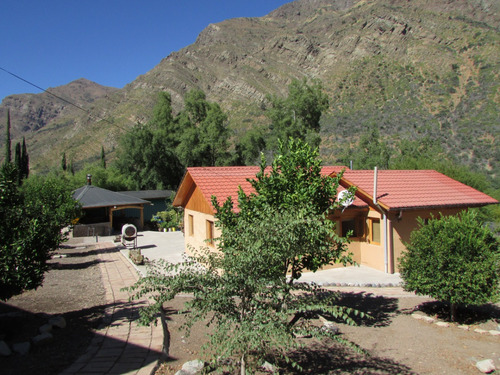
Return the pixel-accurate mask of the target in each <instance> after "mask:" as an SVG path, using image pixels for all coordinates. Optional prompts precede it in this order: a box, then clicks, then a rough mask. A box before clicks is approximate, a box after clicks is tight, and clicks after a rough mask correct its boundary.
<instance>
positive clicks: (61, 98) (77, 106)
mask: <svg viewBox="0 0 500 375" xmlns="http://www.w3.org/2000/svg"><path fill="white" fill-rule="evenodd" d="M0 70H3V71H4V72H5V73H7V74H10V75H11V76H13V77H15V78H17V79H19V80H21V81H23V82H26V83H27V84H28V85H30V86H33V87H36V88H37V89H38V90H41V91H43V92H46V93H47V94H49V95H52V96H53V97H54V98H57V99H59V100H61V101H63V102H64V103H66V104H69V105H71V106H73V107H75V108H78V109H79V110H80V111H83V112H85V113H86V114H87V115H88V116H89V117H90V118H92V119H93V120H97V121H104V122H107V123H108V124H110V125H112V126H115V127H117V128H119V129H121V130H123V131H125V132H129V131H130V130H128V129H125V128H123V127H121V126H119V125H117V124H115V123H113V122H111V121H109V120H107V119H105V118H101V117H98V116H95V115H93V114H92V113H91V112H90V111H89V110H88V109H85V108H83V107H81V106H79V105H78V104H75V103H73V102H71V101H69V100H68V99H65V98H63V97H61V96H59V95H56V94H54V93H52V92H50V91H48V90H47V89H44V88H43V87H40V86H38V85H36V84H34V83H33V82H30V81H28V80H27V79H24V78H23V77H20V76H18V75H17V74H14V73H12V72H10V71H8V70H7V69H4V68H2V67H1V66H0Z"/></svg>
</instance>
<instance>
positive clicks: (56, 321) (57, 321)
mask: <svg viewBox="0 0 500 375" xmlns="http://www.w3.org/2000/svg"><path fill="white" fill-rule="evenodd" d="M49 324H51V325H52V326H53V327H57V328H66V319H64V317H63V316H61V315H59V316H55V317H53V318H50V319H49Z"/></svg>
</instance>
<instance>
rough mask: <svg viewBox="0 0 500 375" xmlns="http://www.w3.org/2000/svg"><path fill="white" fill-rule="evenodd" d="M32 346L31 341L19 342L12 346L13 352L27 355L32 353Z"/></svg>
mask: <svg viewBox="0 0 500 375" xmlns="http://www.w3.org/2000/svg"><path fill="white" fill-rule="evenodd" d="M30 349H31V344H30V342H29V341H26V342H18V343H16V344H13V345H12V350H13V351H15V352H16V353H17V354H20V355H26V354H28V353H29V352H30Z"/></svg>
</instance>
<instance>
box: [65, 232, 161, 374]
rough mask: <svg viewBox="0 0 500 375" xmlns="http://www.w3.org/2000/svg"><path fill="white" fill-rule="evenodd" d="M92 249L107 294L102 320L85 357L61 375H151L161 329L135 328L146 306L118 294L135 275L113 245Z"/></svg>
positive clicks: (158, 327) (123, 292)
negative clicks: (96, 257) (96, 251)
mask: <svg viewBox="0 0 500 375" xmlns="http://www.w3.org/2000/svg"><path fill="white" fill-rule="evenodd" d="M95 246H96V248H97V249H98V257H99V261H100V263H99V265H100V268H101V274H102V279H103V283H104V288H105V290H106V308H105V316H104V319H103V323H102V324H101V326H100V327H99V329H98V330H97V332H96V334H95V336H94V338H93V340H92V342H91V344H90V345H89V347H88V349H87V351H86V353H85V354H83V355H82V356H81V357H80V358H78V359H77V361H76V362H75V363H73V365H71V366H70V367H69V368H67V369H66V370H65V371H63V372H62V373H61V375H75V374H78V375H101V374H110V375H111V374H127V375H132V374H136V375H150V374H151V373H152V372H153V370H154V369H155V367H156V365H157V362H158V360H159V359H160V357H161V354H162V345H163V332H162V329H161V326H160V325H158V326H154V325H152V326H150V327H144V326H139V325H138V324H137V322H136V321H135V319H136V318H137V317H138V314H139V312H138V310H139V308H140V307H141V306H144V305H145V304H146V303H147V302H146V301H145V300H142V301H132V302H129V293H128V292H125V291H122V290H121V289H122V288H124V287H127V286H130V285H132V284H133V283H134V282H135V281H136V280H137V279H138V274H137V271H136V270H135V269H134V268H133V267H132V266H131V265H130V263H129V262H128V261H127V260H126V259H125V258H124V257H123V256H122V255H121V254H120V251H119V249H117V248H116V247H115V246H114V245H113V244H112V243H109V242H100V243H96V244H95Z"/></svg>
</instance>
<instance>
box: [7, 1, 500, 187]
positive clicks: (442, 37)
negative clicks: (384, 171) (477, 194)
mask: <svg viewBox="0 0 500 375" xmlns="http://www.w3.org/2000/svg"><path fill="white" fill-rule="evenodd" d="M499 25H500V5H499V3H498V2H496V1H493V0H483V1H476V0H458V1H454V2H449V1H443V0H438V1H427V0H415V1H411V2H408V1H403V0H394V1H390V2H387V1H382V0H376V1H349V0H346V1H326V0H298V1H295V2H293V3H290V4H286V5H285V6H283V7H281V8H279V9H277V10H276V11H274V12H272V13H270V14H269V15H267V16H265V17H261V18H243V19H232V20H227V21H224V22H221V23H218V24H212V25H209V26H208V27H207V28H206V29H205V30H203V32H201V33H200V35H199V37H198V39H197V40H196V42H195V43H194V44H193V45H190V46H187V47H186V48H184V49H182V50H180V51H178V52H175V53H172V54H171V55H170V56H168V57H166V58H165V59H163V60H162V61H161V62H160V63H159V64H158V65H157V66H156V67H154V68H153V69H152V70H151V71H149V72H147V73H145V74H144V75H143V76H140V77H138V78H137V79H136V80H135V81H134V82H131V83H130V84H129V85H127V86H126V87H125V88H123V89H121V90H116V89H109V88H99V90H93V93H94V94H93V93H92V92H91V93H89V96H88V97H87V98H86V100H83V99H84V98H80V99H81V101H79V102H78V103H79V104H80V105H81V106H82V107H84V108H85V109H87V111H88V112H82V111H80V110H76V109H75V110H74V111H73V109H72V110H71V111H69V110H62V109H61V110H59V111H57V110H55V108H57V106H60V105H61V104H60V103H58V102H57V100H55V98H53V97H43V95H46V94H39V95H35V96H25V95H14V96H11V97H7V98H6V99H5V100H4V101H3V102H2V105H1V106H0V116H2V117H1V118H5V116H4V113H5V110H6V108H7V107H8V108H10V109H11V116H12V119H13V123H12V127H13V135H14V139H15V138H19V137H22V136H23V135H25V136H26V141H27V143H28V147H29V151H30V156H31V160H32V164H31V166H32V169H34V170H35V171H39V172H41V171H44V170H47V169H48V168H49V167H51V166H56V165H58V164H59V162H60V159H61V155H62V153H63V152H66V154H67V155H68V158H71V159H73V160H75V162H76V163H77V166H78V165H81V164H83V163H84V162H88V161H92V160H97V159H98V158H99V153H100V150H101V147H102V146H104V148H105V149H106V152H107V155H109V157H110V158H113V157H114V149H115V147H116V145H117V144H118V140H119V138H120V135H121V134H123V133H124V132H126V131H128V130H129V129H131V128H132V127H133V126H134V125H135V124H137V123H146V122H147V121H148V120H149V119H150V117H151V116H152V108H153V105H154V103H155V100H156V98H157V93H158V92H159V91H168V92H169V93H170V94H171V97H172V106H173V108H174V110H175V111H180V110H181V108H182V105H183V98H184V95H185V94H186V92H188V91H189V90H190V89H192V88H199V89H201V90H203V91H204V92H205V93H206V95H207V99H208V100H210V101H212V102H216V103H219V104H220V105H221V107H222V108H223V109H224V110H225V111H226V112H227V114H228V126H229V128H230V130H231V131H232V134H233V135H234V138H237V137H240V136H241V135H242V134H244V133H245V132H246V131H247V130H248V129H251V128H255V127H256V126H265V125H266V124H268V123H269V120H268V118H267V117H266V116H265V115H264V113H265V110H266V108H267V107H268V106H269V104H270V103H269V102H268V100H267V99H266V97H267V95H269V94H270V95H278V96H279V95H282V96H285V95H286V93H287V88H288V85H289V84H290V82H291V81H292V79H302V78H303V77H307V78H315V79H319V80H321V82H322V84H323V86H324V88H325V90H326V92H327V94H328V97H329V103H330V106H329V110H328V112H327V113H326V114H325V115H324V116H323V118H322V121H321V125H322V126H321V137H322V143H321V157H322V158H323V160H324V161H325V162H327V163H333V162H335V161H336V160H338V159H339V158H340V157H341V155H342V153H344V151H345V149H346V148H347V147H349V146H355V145H356V143H357V142H358V141H359V139H360V137H361V135H362V134H363V133H364V132H366V130H367V129H370V128H371V127H372V126H375V127H377V128H378V130H379V132H380V136H381V137H382V138H383V139H384V141H385V142H387V143H388V144H397V143H398V142H399V141H400V140H402V139H407V140H419V139H420V138H422V137H430V138H431V139H432V140H434V141H435V142H437V143H439V144H440V145H442V146H443V148H444V149H445V150H446V152H447V154H448V155H450V156H451V157H452V158H454V159H455V160H456V161H458V162H459V163H461V164H465V165H468V166H470V167H472V168H473V169H474V170H477V171H482V172H484V173H487V174H489V176H490V177H492V178H493V179H495V178H496V177H498V172H499V165H498V161H499V159H500V155H499V153H500V151H499V148H498V147H497V146H496V145H497V143H498V137H499V124H498V119H499V118H500V116H499V108H500V90H499V85H500V79H499V78H500V77H499V74H500V73H499V72H500V47H499V46H500V33H499ZM159 48H161V46H159ZM70 85H71V84H70ZM70 85H68V87H69V86H70ZM95 87H97V86H94V88H95ZM76 92H82V89H81V88H76V89H75V91H73V92H72V93H70V92H68V93H65V97H66V95H67V97H69V98H71V99H72V100H77V99H76V98H79V96H78V95H75V93H76ZM33 97H36V98H37V101H36V102H35V101H34V100H33ZM38 98H39V100H38ZM28 99H29V100H28ZM80 99H79V100H80ZM14 102H15V103H17V104H16V105H14V104H13V103H14ZM64 107H67V105H66V104H65V105H64ZM16 111H17V114H16ZM14 119H15V121H14ZM99 119H105V121H104V120H99ZM37 121H38V122H37ZM36 124H38V125H36ZM27 131H28V133H26V132H27ZM1 136H2V137H3V134H2V135H1ZM54 139H57V143H54ZM2 144H3V143H2ZM357 168H363V166H357Z"/></svg>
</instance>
